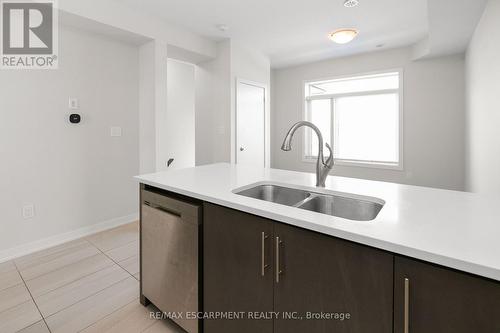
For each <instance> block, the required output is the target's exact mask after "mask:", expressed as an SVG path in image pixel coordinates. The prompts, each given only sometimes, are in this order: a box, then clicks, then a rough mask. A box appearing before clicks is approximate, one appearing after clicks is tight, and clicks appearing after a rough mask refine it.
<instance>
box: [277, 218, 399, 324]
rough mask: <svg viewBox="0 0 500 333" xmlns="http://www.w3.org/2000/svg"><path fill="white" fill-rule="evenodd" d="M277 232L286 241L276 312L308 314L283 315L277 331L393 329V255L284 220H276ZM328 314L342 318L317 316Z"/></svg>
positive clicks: (281, 239) (279, 253) (278, 280)
mask: <svg viewBox="0 0 500 333" xmlns="http://www.w3.org/2000/svg"><path fill="white" fill-rule="evenodd" d="M274 236H275V242H276V241H279V242H280V243H281V244H278V245H279V251H276V252H277V253H276V255H279V267H277V268H278V269H279V270H280V271H282V273H281V274H280V275H279V279H276V280H275V289H274V311H277V312H279V313H287V312H288V313H289V312H297V313H299V314H300V315H301V316H302V320H289V319H286V320H285V319H283V318H281V317H280V319H278V320H275V322H274V328H275V329H274V332H279V333H294V332H297V333H302V332H309V333H322V332H325V333H326V332H339V333H342V332H349V333H366V332H370V333H388V332H391V331H392V309H393V283H392V278H393V256H392V255H391V254H389V253H387V252H382V251H378V250H375V249H372V248H369V247H366V246H362V245H358V244H354V243H351V242H347V241H343V240H340V239H337V238H333V237H328V236H325V235H321V234H318V233H315V232H311V231H307V230H303V229H300V228H296V227H292V226H288V225H285V224H281V223H276V224H275V225H274ZM277 262H278V260H277ZM307 313H310V314H309V319H307ZM322 313H323V314H332V316H335V314H338V315H339V317H337V319H331V318H330V319H313V317H311V315H314V316H316V317H318V316H319V315H321V314H322ZM345 315H348V319H345V318H346V317H345ZM318 318H320V317H318ZM342 318H344V320H342Z"/></svg>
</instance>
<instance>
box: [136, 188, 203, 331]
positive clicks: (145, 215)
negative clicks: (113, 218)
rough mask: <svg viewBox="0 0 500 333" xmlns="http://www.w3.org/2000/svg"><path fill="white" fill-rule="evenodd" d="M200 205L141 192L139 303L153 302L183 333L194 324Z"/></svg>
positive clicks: (195, 327)
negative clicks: (178, 315)
mask: <svg viewBox="0 0 500 333" xmlns="http://www.w3.org/2000/svg"><path fill="white" fill-rule="evenodd" d="M200 225H201V205H198V204H195V203H192V202H187V201H183V200H179V199H174V198H171V197H169V196H165V195H164V194H160V193H156V192H154V190H153V191H150V190H148V188H147V187H145V186H144V185H142V189H141V224H140V229H141V303H143V304H144V305H147V304H148V303H149V302H151V303H153V304H154V305H155V306H156V307H157V308H158V309H160V310H161V311H162V312H167V313H173V312H176V313H181V314H182V318H170V319H172V320H173V321H174V322H175V323H176V324H178V325H179V326H180V327H182V328H183V329H184V330H186V331H187V332H189V333H197V332H198V331H199V327H200V324H199V321H198V320H194V319H189V318H186V317H187V316H186V314H187V313H197V312H198V311H200V297H199V296H200V295H199V292H200V291H199V279H200V273H199V270H200V269H199V268H200V264H199V235H200V234H201V233H200Z"/></svg>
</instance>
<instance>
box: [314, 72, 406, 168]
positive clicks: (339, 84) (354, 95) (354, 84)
mask: <svg viewBox="0 0 500 333" xmlns="http://www.w3.org/2000/svg"><path fill="white" fill-rule="evenodd" d="M305 96H306V100H305V103H306V104H305V105H306V112H305V118H306V120H308V121H310V122H312V123H313V124H315V125H316V126H317V127H318V128H319V129H320V130H321V133H323V139H324V141H325V142H327V143H329V144H330V145H331V146H332V147H333V151H334V158H335V163H336V164H344V165H360V166H376V167H387V168H401V166H402V164H401V156H400V155H401V147H400V137H401V129H400V118H401V115H400V73H399V72H389V73H383V74H375V75H363V76H357V77H350V78H342V79H335V80H327V81H315V82H307V83H306V84H305ZM305 133H306V135H305V142H304V148H305V149H304V158H305V159H306V160H311V161H314V160H316V158H317V156H318V139H317V137H316V135H315V134H314V133H313V131H312V130H309V129H306V132H305ZM327 154H328V153H327V152H325V155H327Z"/></svg>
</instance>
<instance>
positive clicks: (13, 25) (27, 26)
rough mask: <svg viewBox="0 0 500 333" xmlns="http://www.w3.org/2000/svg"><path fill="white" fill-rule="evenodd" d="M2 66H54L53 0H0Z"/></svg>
mask: <svg viewBox="0 0 500 333" xmlns="http://www.w3.org/2000/svg"><path fill="white" fill-rule="evenodd" d="M1 19H2V24H1V29H2V33H1V36H2V43H1V45H2V53H1V56H2V61H1V67H2V68H3V69H55V68H57V63H58V62H57V46H58V45H57V39H58V35H57V32H58V31H57V28H58V27H57V10H56V4H55V0H45V1H37V2H28V1H26V0H25V1H20V0H1Z"/></svg>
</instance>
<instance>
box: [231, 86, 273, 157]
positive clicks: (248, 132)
mask: <svg viewBox="0 0 500 333" xmlns="http://www.w3.org/2000/svg"><path fill="white" fill-rule="evenodd" d="M265 110H266V88H265V86H261V85H258V84H252V83H247V82H244V81H238V83H237V88H236V163H238V164H245V165H253V166H258V167H264V166H265Z"/></svg>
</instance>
